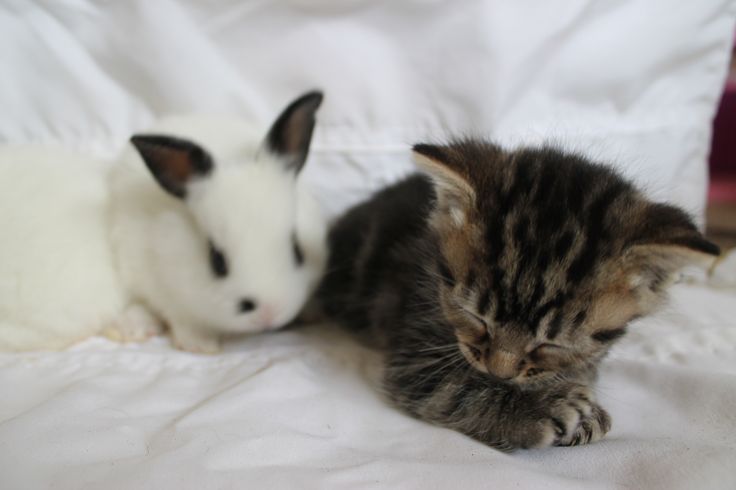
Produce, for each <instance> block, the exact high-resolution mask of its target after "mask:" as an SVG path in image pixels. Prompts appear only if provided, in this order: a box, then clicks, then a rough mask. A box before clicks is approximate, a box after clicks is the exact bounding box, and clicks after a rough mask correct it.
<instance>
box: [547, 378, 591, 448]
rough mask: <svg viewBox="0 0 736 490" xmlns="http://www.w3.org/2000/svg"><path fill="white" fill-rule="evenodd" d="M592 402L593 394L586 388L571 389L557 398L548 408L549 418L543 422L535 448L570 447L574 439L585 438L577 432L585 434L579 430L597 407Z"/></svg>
mask: <svg viewBox="0 0 736 490" xmlns="http://www.w3.org/2000/svg"><path fill="white" fill-rule="evenodd" d="M592 400H593V393H592V392H591V390H590V388H588V387H586V386H576V387H573V388H571V389H570V391H568V392H567V393H565V395H564V396H561V397H559V398H557V399H556V401H555V402H554V403H553V404H552V406H551V407H550V414H549V418H548V419H546V420H544V421H543V427H544V428H543V430H542V434H541V437H540V440H539V441H538V442H537V444H535V446H536V447H548V446H570V445H573V441H574V440H575V439H576V438H578V439H579V440H580V441H582V440H584V439H585V438H586V437H587V436H585V435H584V434H583V433H579V432H585V431H581V429H580V428H581V426H582V425H583V423H584V422H585V421H588V420H589V419H591V417H592V415H593V410H594V407H596V406H597V405H595V403H594V402H593V401H592ZM601 437H602V436H601ZM599 438H600V437H599ZM580 443H581V442H578V444H580Z"/></svg>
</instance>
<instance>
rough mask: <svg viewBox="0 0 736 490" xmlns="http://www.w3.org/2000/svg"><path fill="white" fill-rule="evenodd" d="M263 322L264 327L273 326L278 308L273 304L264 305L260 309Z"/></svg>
mask: <svg viewBox="0 0 736 490" xmlns="http://www.w3.org/2000/svg"><path fill="white" fill-rule="evenodd" d="M258 311H259V315H260V318H261V323H262V324H263V327H264V328H272V327H273V322H274V320H275V319H276V310H275V309H274V308H273V307H272V306H271V305H263V306H261V307H260V308H259V309H258Z"/></svg>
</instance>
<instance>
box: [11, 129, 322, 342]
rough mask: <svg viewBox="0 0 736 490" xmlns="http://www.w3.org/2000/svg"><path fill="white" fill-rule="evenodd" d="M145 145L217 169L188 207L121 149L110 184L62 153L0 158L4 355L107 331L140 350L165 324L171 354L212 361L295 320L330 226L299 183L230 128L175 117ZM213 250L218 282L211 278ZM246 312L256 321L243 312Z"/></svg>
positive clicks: (251, 138) (191, 188)
mask: <svg viewBox="0 0 736 490" xmlns="http://www.w3.org/2000/svg"><path fill="white" fill-rule="evenodd" d="M154 131H155V132H157V133H165V134H170V135H172V136H176V137H183V138H189V139H191V140H192V141H194V142H196V143H197V144H198V145H201V146H202V147H204V148H205V149H206V150H207V152H208V153H209V154H210V155H212V157H213V161H214V167H213V169H212V171H211V172H210V173H209V174H208V175H206V176H202V177H201V178H198V179H193V180H192V181H191V182H189V183H188V185H187V195H186V199H179V198H177V197H174V196H173V195H171V194H168V193H166V192H165V191H164V190H163V189H162V187H161V186H159V184H158V183H157V182H156V180H155V179H154V178H153V177H152V175H151V173H150V172H149V170H148V169H147V168H146V166H145V164H144V162H143V161H142V160H141V157H140V156H139V154H138V153H137V152H136V151H135V150H134V149H133V147H132V146H130V145H128V148H126V150H125V151H124V153H123V156H122V159H121V161H120V162H118V163H117V164H116V165H114V166H113V167H112V169H111V170H110V171H107V169H108V166H106V165H104V164H103V163H102V162H99V161H94V160H91V159H89V158H85V157H82V156H79V155H72V154H68V153H65V152H62V151H57V150H43V149H20V148H15V149H14V148H5V149H3V150H2V151H1V152H0V229H2V230H3V237H2V238H0V350H14V351H20V350H35V349H59V348H63V347H66V346H68V345H70V344H72V343H74V342H76V341H78V340H81V339H83V338H85V337H88V336H90V335H94V334H97V333H100V332H102V331H107V332H117V333H116V335H120V336H122V338H123V339H134V340H135V339H139V338H141V337H144V336H147V335H150V334H151V333H153V332H154V331H155V330H156V328H157V325H158V324H160V323H163V324H165V325H168V327H169V328H170V329H171V333H172V336H173V339H174V343H175V344H176V345H177V346H178V347H180V348H183V349H186V350H191V351H198V352H215V351H217V350H218V349H219V341H220V336H221V335H223V334H224V335H228V334H235V333H244V332H257V331H261V330H267V329H272V328H278V327H281V326H283V325H285V324H286V323H288V322H289V321H291V320H292V319H293V318H294V317H295V316H296V315H297V314H298V312H299V310H300V309H301V307H302V306H303V304H304V303H305V302H306V300H307V298H308V296H309V294H310V293H311V292H312V290H313V289H314V287H316V284H317V282H318V281H319V279H320V276H321V274H322V271H323V268H324V266H325V259H326V244H325V228H326V226H325V222H324V221H323V218H322V216H321V213H320V210H319V207H318V206H317V204H316V202H315V201H314V200H313V199H312V197H311V196H310V195H309V193H308V192H307V190H306V189H305V187H304V184H303V183H302V181H301V180H302V179H300V177H299V174H298V171H296V170H294V169H293V168H291V169H289V168H288V167H289V162H288V161H287V160H286V157H285V156H279V155H276V154H274V153H272V152H270V151H269V150H268V149H267V145H262V144H261V139H262V134H256V133H254V132H253V130H252V129H251V128H250V127H248V126H247V125H245V124H243V123H241V122H239V121H234V120H230V119H223V118H206V117H201V116H196V117H177V118H169V119H166V120H163V121H161V122H160V124H158V125H157V126H156V127H155V128H154ZM310 134H311V130H310ZM292 235H294V236H296V237H297V238H298V243H299V245H300V248H301V251H302V252H303V257H304V261H303V264H301V265H299V264H297V263H296V260H295V252H294V245H293V243H292ZM210 241H211V242H212V243H214V244H216V246H217V247H218V249H220V250H221V251H223V252H224V255H225V257H226V259H227V263H228V269H229V271H228V274H227V275H226V276H225V277H221V278H218V277H216V276H215V275H214V274H213V271H212V270H211V266H210V259H209V242H210ZM243 298H248V299H250V300H252V301H253V302H254V303H255V304H256V308H255V309H254V310H253V311H252V312H246V313H241V312H239V311H238V304H239V302H240V301H241V300H242V299H243Z"/></svg>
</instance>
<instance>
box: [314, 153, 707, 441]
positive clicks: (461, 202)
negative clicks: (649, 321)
mask: <svg viewBox="0 0 736 490" xmlns="http://www.w3.org/2000/svg"><path fill="white" fill-rule="evenodd" d="M414 155H415V159H416V163H417V164H418V166H419V167H420V169H421V170H423V172H424V174H423V175H420V174H417V175H413V176H411V177H409V178H408V179H407V180H404V181H403V182H400V183H398V184H396V185H393V186H392V187H389V188H387V189H385V190H383V191H381V192H379V193H378V194H376V195H375V196H374V197H373V198H371V199H370V200H369V201H367V202H365V203H363V204H361V205H358V206H357V207H355V208H353V209H352V210H350V211H349V212H347V213H346V214H345V215H344V216H343V217H342V218H341V219H340V220H339V221H338V222H337V223H336V224H335V225H334V227H333V228H332V230H331V233H330V236H329V243H330V247H331V257H330V264H329V267H328V270H329V272H328V274H327V275H326V277H325V279H324V281H323V284H322V286H321V288H320V291H319V293H318V302H319V304H320V305H321V308H322V309H323V311H324V312H325V313H326V314H327V315H328V316H330V317H332V318H334V319H336V320H338V321H339V322H341V323H343V324H345V325H346V326H348V327H350V328H351V329H353V330H356V331H359V332H361V333H362V334H363V336H364V337H366V338H367V339H368V340H369V341H371V342H372V343H374V344H377V345H379V346H380V347H381V348H382V349H384V350H385V354H386V360H385V364H386V365H385V374H384V387H385V390H386V391H387V393H388V395H389V397H390V398H391V399H392V401H393V402H395V403H396V404H397V405H398V406H399V407H401V408H403V409H404V410H405V411H407V412H408V413H409V414H411V415H413V416H415V417H417V418H419V419H422V420H426V421H428V422H432V423H435V424H438V425H441V426H445V427H449V428H452V429H455V430H457V431H460V432H462V433H464V434H467V435H469V436H471V437H474V438H475V439H478V440H480V441H482V442H484V443H486V444H489V445H491V446H494V447H496V448H499V449H504V450H512V449H516V448H533V447H546V446H552V445H556V446H571V445H577V444H586V443H588V442H592V441H595V440H598V439H600V438H601V437H603V436H604V434H605V433H606V432H607V431H608V430H609V429H610V427H611V420H610V417H609V415H608V414H607V413H606V411H605V410H604V409H603V408H602V407H600V406H599V405H598V404H597V403H596V401H595V396H594V393H593V390H592V386H593V384H594V382H595V380H596V372H597V366H598V363H599V362H600V360H601V359H602V358H603V357H604V356H605V354H606V352H607V351H608V350H609V348H610V347H611V345H612V344H613V343H614V342H615V341H616V340H617V339H619V338H620V337H621V336H622V335H624V333H625V332H626V326H627V324H628V323H629V322H630V321H631V320H633V319H635V318H637V317H640V316H641V315H645V314H647V313H650V312H651V311H652V310H653V309H654V308H655V307H656V306H657V305H658V304H659V303H661V301H662V300H663V299H664V297H665V288H666V287H667V286H668V285H669V284H670V283H671V282H672V280H673V278H674V276H675V274H676V272H677V271H678V270H679V269H681V268H682V267H683V266H686V265H688V264H692V263H698V262H707V261H708V259H710V258H712V256H715V255H717V254H718V253H719V251H718V248H717V247H716V246H715V245H713V244H712V243H710V242H708V241H706V240H705V239H704V238H703V237H702V236H701V234H700V233H699V232H698V230H697V229H696V227H695V226H694V225H693V222H692V221H691V220H690V218H689V217H688V216H687V215H686V214H685V213H684V212H683V211H681V210H680V209H678V208H676V207H674V206H670V205H667V204H659V203H653V202H651V201H649V200H647V199H646V198H645V197H644V196H643V195H642V194H641V192H639V191H638V190H637V189H636V188H635V187H634V186H632V184H630V183H629V182H627V181H625V180H624V179H623V178H621V177H620V176H619V175H617V174H616V173H615V172H614V171H613V170H611V169H610V168H608V167H605V166H603V165H598V164H594V163H591V162H589V161H587V160H586V159H585V158H582V157H580V156H577V155H571V154H566V153H562V152H560V151H557V150H554V149H551V148H543V149H521V150H517V151H512V152H509V151H505V150H502V149H501V148H499V147H498V146H495V145H493V144H490V143H487V142H484V141H477V140H472V139H466V140H460V141H455V142H452V143H450V144H448V145H446V146H435V145H425V144H420V145H416V146H415V147H414Z"/></svg>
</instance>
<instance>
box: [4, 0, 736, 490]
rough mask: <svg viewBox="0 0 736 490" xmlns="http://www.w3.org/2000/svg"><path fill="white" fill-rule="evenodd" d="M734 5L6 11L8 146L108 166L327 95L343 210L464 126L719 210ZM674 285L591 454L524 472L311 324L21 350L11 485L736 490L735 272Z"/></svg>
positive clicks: (521, 458) (181, 4)
mask: <svg viewBox="0 0 736 490" xmlns="http://www.w3.org/2000/svg"><path fill="white" fill-rule="evenodd" d="M735 8H736V7H735V2H734V1H732V0H700V1H697V2H694V1H692V2H676V3H673V2H671V1H669V0H620V1H615V2H595V1H593V0H571V1H567V2H506V1H502V0H468V1H464V2H455V1H452V2H451V1H448V0H445V1H442V0H408V1H403V2H394V1H389V0H384V1H368V0H350V1H343V2H333V1H327V0H317V1H307V0H278V1H255V0H254V1H248V2H242V1H232V0H216V1H212V2H196V1H194V0H157V1H155V2H154V1H150V0H138V1H125V2H122V1H120V2H94V1H91V0H65V1H58V2H27V1H22V0H10V1H5V2H3V3H2V5H0V67H2V73H1V74H0V107H2V110H0V142H3V143H29V142H30V143H37V144H47V143H61V144H63V145H65V146H67V147H69V148H73V149H80V150H84V151H87V152H90V153H94V154H97V155H101V156H105V157H110V156H112V155H114V154H115V153H116V152H117V151H119V149H120V148H121V147H122V145H123V144H124V142H125V141H126V139H127V138H128V137H129V136H130V134H132V133H133V132H134V131H139V130H143V129H145V128H146V127H147V126H148V125H149V124H150V123H151V122H152V121H153V120H155V119H156V118H157V117H159V116H160V115H163V114H166V113H172V112H210V113H218V112H219V113H234V114H238V115H240V116H243V117H245V118H249V119H251V120H253V121H255V122H257V123H258V124H260V125H262V126H263V127H264V129H265V127H266V125H267V124H268V123H269V122H270V121H271V119H272V118H273V117H274V116H275V115H276V112H277V111H278V110H280V109H281V108H282V106H283V105H284V104H285V103H286V102H288V101H289V100H291V99H292V98H293V97H295V96H296V95H297V94H299V93H301V92H303V91H305V90H307V89H310V88H313V87H319V88H322V89H323V90H325V93H326V99H325V104H324V106H323V108H321V109H320V113H319V125H318V128H317V131H316V134H315V141H314V144H313V146H312V155H311V162H310V163H309V165H308V166H307V168H306V175H305V177H306V178H307V179H309V180H310V183H311V184H312V185H313V186H314V187H315V189H316V190H317V193H318V195H319V197H320V199H321V200H322V202H323V204H324V205H325V207H326V209H327V210H328V212H329V213H331V214H335V213H337V212H339V211H340V210H341V209H344V208H345V207H346V206H348V205H350V204H351V203H353V202H355V201H357V200H358V199H360V198H362V197H364V196H365V195H366V194H367V193H369V192H370V191H371V190H372V189H375V188H377V187H379V186H381V185H384V184H386V183H388V182H390V181H393V180H395V179H396V178H398V177H399V176H401V175H403V174H405V173H406V172H408V171H409V170H410V169H411V165H410V158H409V153H408V148H409V146H410V145H411V144H412V143H414V142H416V141H419V140H425V139H428V140H431V141H438V140H442V139H443V138H444V137H445V136H446V135H447V134H448V133H453V134H462V133H471V134H480V135H490V136H492V137H494V138H496V139H497V140H498V141H500V142H502V143H504V144H506V145H511V146H513V145H516V144H519V143H522V142H524V143H539V142H544V141H551V142H553V143H555V144H558V145H562V146H564V147H565V148H568V149H578V150H581V151H584V152H585V153H586V154H591V155H593V156H595V157H598V158H600V159H602V160H605V161H609V162H612V163H613V164H615V165H616V166H618V167H619V168H620V169H622V171H623V172H624V173H626V174H627V175H630V176H632V177H634V178H635V179H637V180H638V182H640V183H641V184H643V185H644V186H645V187H646V189H647V191H648V192H649V193H651V194H652V195H653V196H654V197H658V198H664V199H669V200H671V201H673V202H676V203H679V204H681V205H683V206H684V207H685V208H686V209H688V210H689V211H691V212H693V213H694V214H695V215H697V216H702V211H703V203H704V196H705V182H706V181H705V178H706V167H705V156H706V153H707V148H708V144H709V138H710V128H709V123H710V118H711V117H712V115H713V113H714V107H715V103H716V100H717V97H718V92H719V89H720V87H721V85H722V83H723V79H724V76H725V68H726V59H727V53H728V50H729V46H730V43H731V40H732V37H731V36H732V33H733V25H734V16H735ZM721 266H722V267H724V269H721V270H719V271H717V274H716V276H715V277H716V278H717V281H714V282H713V283H706V282H703V281H696V282H694V283H683V284H680V285H678V286H676V287H675V289H674V292H673V298H672V302H671V306H670V307H669V308H667V309H666V310H664V311H663V312H662V313H660V314H659V315H657V316H656V317H654V318H650V319H646V320H642V321H640V322H638V323H637V324H635V325H632V327H631V331H630V333H629V335H627V337H625V338H624V339H623V340H622V342H621V343H620V344H619V345H618V346H617V347H616V348H615V349H614V351H613V352H612V353H611V355H610V356H609V358H608V359H607V360H606V361H605V362H604V364H603V367H602V373H601V381H600V385H599V387H598V396H599V398H600V401H601V403H602V404H603V406H604V407H606V408H607V409H608V410H609V411H610V413H611V415H612V417H613V429H612V431H611V432H610V433H609V434H608V436H607V437H606V438H605V439H604V440H603V441H601V442H600V443H596V444H593V445H590V446H584V447H578V448H555V449H550V450H537V451H522V452H517V453H514V454H503V453H499V452H497V451H494V450H491V449H489V448H487V447H485V446H483V445H482V444H480V443H477V442H475V441H473V440H471V439H469V438H467V437H465V436H463V435H461V434H458V433H456V432H453V431H450V430H446V429H442V428H438V427H433V426H430V425H427V424H425V423H423V422H420V421H416V420H414V419H412V418H409V417H407V416H406V415H404V414H402V413H401V412H399V411H397V410H396V409H394V408H393V407H391V406H390V405H389V404H388V402H387V401H386V400H385V399H384V397H383V396H382V395H381V393H380V389H379V388H378V379H379V378H380V357H379V356H378V355H377V354H376V353H373V352H371V351H368V350H366V349H364V348H362V347H359V346H358V345H356V344H355V342H353V341H352V340H351V339H350V338H348V337H346V336H345V335H344V334H343V333H341V332H340V331H339V330H338V329H336V328H334V327H330V326H326V325H311V326H308V327H305V328H302V329H291V330H287V331H283V332H276V333H271V334H266V335H260V336H255V337H252V338H248V339H243V340H241V341H238V342H235V343H232V344H229V345H228V346H227V350H226V352H225V353H223V354H221V355H218V356H209V357H208V356H198V355H194V354H189V353H184V352H179V351H176V350H173V349H172V348H171V347H170V345H169V344H168V341H167V340H166V339H165V338H156V339H153V340H151V341H149V342H146V343H144V344H140V345H139V344H130V345H123V346H121V345H118V344H115V343H112V342H109V341H106V340H103V339H100V338H93V339H90V340H88V341H86V342H84V343H82V344H80V345H78V346H75V347H74V348H72V349H70V350H68V351H65V352H55V353H49V352H38V353H28V354H2V355H0V392H1V393H3V395H2V396H1V397H0V487H2V488H12V489H39V488H70V489H72V488H73V489H85V488H89V489H96V488H107V489H116V488H155V489H161V488H182V489H187V488H192V489H200V488H256V487H258V488H294V487H298V488H307V489H308V488H315V489H323V488H363V487H378V486H382V487H391V488H402V489H412V488H421V489H428V488H560V489H573V488H585V489H590V488H626V487H628V488H652V489H656V488H661V489H677V488H701V489H703V488H713V489H720V488H735V487H736V471H734V469H733V468H734V463H735V462H736V444H734V441H736V417H735V416H734V407H736V321H735V320H734V318H736V310H735V308H736V307H735V306H734V298H735V297H736V284H734V283H733V282H732V281H731V279H732V278H733V277H735V274H736V271H734V270H732V269H728V270H726V269H725V267H732V266H733V261H724V262H723V263H722V265H721Z"/></svg>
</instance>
